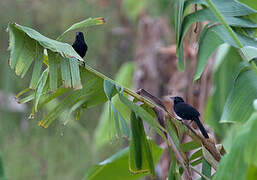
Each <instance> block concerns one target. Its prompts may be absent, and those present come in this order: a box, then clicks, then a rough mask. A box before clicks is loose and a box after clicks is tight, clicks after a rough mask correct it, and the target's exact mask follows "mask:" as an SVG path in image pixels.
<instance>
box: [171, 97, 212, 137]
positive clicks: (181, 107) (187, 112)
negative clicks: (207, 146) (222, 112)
mask: <svg viewBox="0 0 257 180" xmlns="http://www.w3.org/2000/svg"><path fill="white" fill-rule="evenodd" d="M171 99H173V101H174V106H173V109H174V111H175V113H176V115H177V116H178V117H179V118H181V119H184V120H192V121H195V122H196V124H197V126H198V127H199V129H200V131H201V133H202V134H203V136H204V137H205V138H209V136H208V134H207V132H206V130H205V129H204V127H203V125H202V123H201V121H200V120H199V116H200V113H199V112H198V111H197V110H196V109H195V108H193V107H192V106H190V105H189V104H187V103H185V101H184V100H183V99H182V98H181V97H178V96H177V97H171Z"/></svg>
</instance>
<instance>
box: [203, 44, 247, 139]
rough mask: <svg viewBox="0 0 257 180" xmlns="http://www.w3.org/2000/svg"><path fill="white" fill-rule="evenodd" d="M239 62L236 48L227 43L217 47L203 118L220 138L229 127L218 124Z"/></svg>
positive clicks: (239, 58) (240, 60)
mask: <svg viewBox="0 0 257 180" xmlns="http://www.w3.org/2000/svg"><path fill="white" fill-rule="evenodd" d="M240 62H242V58H241V57H240V55H239V53H238V50H237V49H236V48H234V47H231V46H229V45H227V44H223V45H221V46H220V47H219V48H218V50H217V53H216V56H215V65H214V73H213V91H212V95H211V96H210V97H209V99H208V101H207V105H206V108H205V113H204V118H203V119H204V120H205V121H206V123H207V124H209V125H210V126H211V127H212V128H213V129H214V130H215V132H216V133H217V134H218V135H219V137H220V138H222V137H224V136H225V132H226V130H227V129H226V128H229V127H227V126H225V125H224V124H220V122H219V121H220V118H221V116H222V112H223V108H224V105H225V102H226V99H227V97H228V95H229V92H230V91H231V89H232V88H233V83H234V81H235V78H236V76H237V75H236V74H239V73H236V72H235V71H236V69H237V66H238V65H239V64H240ZM246 63H247V62H246ZM240 71H241V69H240Z"/></svg>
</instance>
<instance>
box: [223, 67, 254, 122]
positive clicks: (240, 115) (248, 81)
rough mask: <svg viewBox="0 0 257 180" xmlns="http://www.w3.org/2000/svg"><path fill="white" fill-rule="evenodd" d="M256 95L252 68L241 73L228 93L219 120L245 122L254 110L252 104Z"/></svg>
mask: <svg viewBox="0 0 257 180" xmlns="http://www.w3.org/2000/svg"><path fill="white" fill-rule="evenodd" d="M246 89H247V93H245V90H246ZM256 97H257V74H256V73H255V72H254V71H252V70H248V71H245V72H243V73H241V74H240V76H239V77H238V78H237V81H236V82H235V84H234V86H233V89H232V90H231V92H230V93H229V96H228V98H227V100H226V103H225V106H224V110H223V113H222V117H221V120H220V122H224V123H225V122H240V123H244V122H246V120H247V119H248V118H249V117H250V115H251V114H252V112H253V110H254V109H253V106H252V104H253V100H254V99H255V98H256Z"/></svg>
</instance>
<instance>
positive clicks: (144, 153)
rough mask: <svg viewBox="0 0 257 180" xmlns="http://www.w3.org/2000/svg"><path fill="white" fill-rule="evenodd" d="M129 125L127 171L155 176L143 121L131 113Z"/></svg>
mask: <svg viewBox="0 0 257 180" xmlns="http://www.w3.org/2000/svg"><path fill="white" fill-rule="evenodd" d="M130 124H131V140H130V146H129V149H130V155H129V170H130V171H131V172H132V173H142V172H150V173H151V175H152V176H155V175H154V174H155V173H154V165H153V157H152V153H151V150H150V146H149V143H148V140H147V137H146V135H145V130H144V125H143V121H142V119H140V118H139V117H138V116H137V115H136V114H135V113H134V112H133V111H132V112H131V117H130Z"/></svg>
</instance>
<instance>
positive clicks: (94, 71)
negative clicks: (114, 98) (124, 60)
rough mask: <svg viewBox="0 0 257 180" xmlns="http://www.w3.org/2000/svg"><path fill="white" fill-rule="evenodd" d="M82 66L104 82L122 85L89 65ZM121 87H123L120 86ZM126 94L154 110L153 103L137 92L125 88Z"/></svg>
mask: <svg viewBox="0 0 257 180" xmlns="http://www.w3.org/2000/svg"><path fill="white" fill-rule="evenodd" d="M81 66H82V67H84V68H85V69H87V70H88V71H89V72H91V73H93V74H95V75H96V76H98V77H100V78H101V79H103V80H104V79H107V80H109V81H111V82H113V83H114V84H117V85H120V84H118V83H117V82H115V81H113V80H112V79H110V78H108V77H107V76H105V75H103V74H102V73H99V72H98V71H96V70H94V69H93V68H91V67H90V66H89V65H87V64H85V66H84V65H82V64H81ZM120 86H121V85H120ZM124 92H125V93H127V94H128V95H130V96H132V97H134V98H136V99H137V100H139V101H141V102H143V103H145V104H147V105H148V106H149V107H151V108H154V106H155V105H154V104H153V103H152V102H150V101H149V100H147V99H145V98H144V97H142V96H140V95H139V94H137V93H136V92H134V91H132V90H131V89H129V88H125V87H124Z"/></svg>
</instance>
